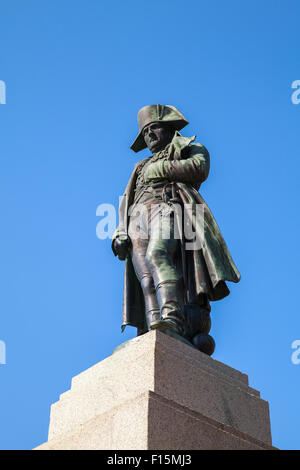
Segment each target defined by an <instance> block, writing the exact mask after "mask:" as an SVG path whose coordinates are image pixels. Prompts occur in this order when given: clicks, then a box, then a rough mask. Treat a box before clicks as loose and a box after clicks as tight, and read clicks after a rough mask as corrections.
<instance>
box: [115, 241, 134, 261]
mask: <svg viewBox="0 0 300 470" xmlns="http://www.w3.org/2000/svg"><path fill="white" fill-rule="evenodd" d="M113 243H114V251H115V253H116V254H117V256H118V258H119V259H120V260H121V261H124V260H125V259H126V257H127V255H128V253H129V252H130V250H131V241H130V238H129V237H127V236H122V237H117V238H115V240H114V242H113Z"/></svg>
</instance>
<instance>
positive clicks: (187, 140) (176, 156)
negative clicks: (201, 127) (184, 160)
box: [135, 131, 196, 167]
mask: <svg viewBox="0 0 300 470" xmlns="http://www.w3.org/2000/svg"><path fill="white" fill-rule="evenodd" d="M195 139H196V136H195V135H194V136H192V137H183V136H182V135H181V134H180V133H179V132H178V131H176V132H175V134H174V137H173V139H172V141H171V143H170V148H169V156H170V159H171V160H180V158H181V156H182V151H183V150H184V149H185V148H186V147H187V146H188V145H190V144H191V143H192V142H194V140H195ZM150 158H152V156H149V157H147V158H144V159H143V160H140V161H139V162H137V163H136V164H135V167H137V166H139V165H141V164H142V163H144V162H146V161H147V160H149V159H150Z"/></svg>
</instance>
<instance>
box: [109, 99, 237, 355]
mask: <svg viewBox="0 0 300 470" xmlns="http://www.w3.org/2000/svg"><path fill="white" fill-rule="evenodd" d="M138 123H139V134H138V136H137V138H136V139H135V141H134V142H133V144H132V145H131V148H132V150H134V151H135V152H139V151H140V150H142V149H144V148H146V147H148V148H149V150H150V151H151V152H152V156H150V157H148V158H146V159H144V160H142V161H140V162H138V163H137V164H136V165H135V168H134V171H133V173H132V175H131V178H130V180H129V182H128V184H127V187H126V190H125V193H124V196H123V198H122V200H121V203H120V207H119V226H118V228H117V229H116V231H115V233H114V236H113V240H112V249H113V252H114V254H115V255H117V256H118V258H119V259H120V260H125V282H124V301H123V323H122V329H124V328H125V326H126V325H132V326H136V327H137V329H138V335H140V334H144V333H146V332H147V331H149V330H151V329H159V330H161V331H163V332H165V333H167V334H169V335H171V336H174V337H176V338H178V339H180V340H181V341H184V342H186V343H188V344H191V345H193V346H194V347H196V348H198V349H199V350H201V351H203V352H205V353H206V354H209V355H211V354H212V353H213V351H214V348H215V343H214V340H213V338H212V337H211V336H210V335H209V334H208V333H209V331H210V327H211V320H210V311H211V308H210V301H213V300H220V299H222V298H224V297H225V296H227V295H228V294H229V289H228V287H227V285H226V281H232V282H238V281H239V280H240V274H239V272H238V270H237V268H236V266H235V264H234V262H233V260H232V258H231V255H230V253H229V250H228V248H227V246H226V243H225V241H224V239H223V237H222V235H221V232H220V230H219V228H218V226H217V223H216V221H215V219H214V217H213V215H212V213H211V212H210V210H209V208H208V207H207V205H206V203H205V202H204V200H203V199H202V197H201V196H200V194H199V192H198V190H199V188H200V186H201V184H202V183H203V182H204V181H205V180H206V178H207V177H208V173H209V153H208V151H207V150H206V148H205V147H204V146H203V145H201V144H199V143H196V142H195V141H194V140H195V137H192V138H188V137H183V136H182V135H181V134H180V133H179V131H180V130H181V129H182V128H183V127H185V126H186V125H187V124H188V121H187V120H186V119H185V118H184V116H183V115H182V114H181V113H180V112H179V111H178V110H177V109H176V108H175V107H173V106H164V105H150V106H145V107H143V108H142V109H141V110H140V111H139V113H138ZM185 208H189V209H190V211H189V212H188V211H187V214H188V213H189V215H186V213H185ZM197 208H198V209H199V208H200V209H201V211H197V210H196V209H197ZM137 209H138V210H137ZM199 214H200V215H199ZM201 214H202V216H201ZM200 219H201V220H200ZM186 226H187V227H189V228H190V230H191V229H192V233H193V234H195V236H196V235H197V234H198V235H199V237H198V239H199V240H201V245H200V246H199V244H196V245H194V246H193V247H192V248H187V239H186V230H185V229H186ZM201 229H202V233H201V234H200V231H201Z"/></svg>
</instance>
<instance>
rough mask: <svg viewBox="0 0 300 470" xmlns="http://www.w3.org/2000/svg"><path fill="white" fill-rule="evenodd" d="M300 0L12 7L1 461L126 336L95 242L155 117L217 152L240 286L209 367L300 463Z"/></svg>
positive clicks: (1, 10)
mask: <svg viewBox="0 0 300 470" xmlns="http://www.w3.org/2000/svg"><path fill="white" fill-rule="evenodd" d="M299 15H300V4H299V1H296V0H288V1H283V0H282V1H278V0H260V1H258V0H252V1H251V2H250V1H243V2H241V1H238V0H236V1H235V0H227V1H226V2H225V1H223V0H218V1H216V0H194V1H193V0H186V1H178V0H168V1H167V0H164V1H161V0H152V1H151V2H150V1H149V2H146V1H144V0H142V1H141V0H139V1H137V0H128V1H126V2H125V1H121V0H118V1H116V2H108V1H97V0H88V1H78V0H72V1H71V0H51V1H50V0H48V1H44V2H41V1H40V0H35V1H34V0H26V1H24V0H19V1H17V0H0V80H4V81H5V83H6V86H7V104H6V105H0V125H1V147H0V148H1V184H0V211H1V220H2V224H1V245H0V253H1V268H0V285H1V295H0V309H1V310H0V340H2V341H5V343H6V347H7V364H6V365H0V384H1V386H0V423H1V425H0V448H1V449H30V448H33V447H35V446H37V445H38V444H40V443H42V442H44V441H45V440H46V439H47V432H48V424H49V410H50V404H51V403H53V402H55V401H57V399H58V397H59V394H60V393H62V392H64V391H66V390H67V389H68V388H69V387H70V380H71V378H72V377H73V376H74V375H76V374H78V373H79V372H81V371H83V370H84V369H86V368H88V367H89V366H91V365H93V364H95V363H96V362H98V361H101V360H102V359H104V358H105V357H107V356H108V355H110V354H111V352H112V350H113V349H114V348H115V347H116V346H117V345H118V344H119V343H121V342H122V341H125V340H126V339H128V338H131V337H133V336H135V329H133V328H127V330H126V332H125V333H124V334H123V335H121V333H120V323H121V303H122V289H123V267H124V265H123V264H122V263H121V262H119V261H118V260H117V259H115V258H114V256H113V254H112V252H111V250H110V240H105V241H100V240H99V239H97V237H96V231H95V230H96V224H97V222H98V221H99V218H97V217H96V208H97V206H98V205H99V204H101V203H113V204H117V202H118V197H119V195H120V194H121V193H122V191H123V190H124V187H125V184H126V182H127V179H128V177H129V175H130V173H131V171H132V169H133V165H134V163H135V162H136V161H137V160H138V159H141V158H144V157H145V156H146V155H147V152H146V151H144V152H141V153H140V154H138V155H136V154H134V153H133V152H132V151H131V150H130V149H129V145H130V144H131V142H132V140H133V139H134V138H135V135H136V132H137V123H136V113H137V111H138V109H139V108H140V107H142V106H143V105H146V104H154V103H164V104H172V105H174V106H177V107H178V108H179V109H180V110H181V111H182V112H183V114H184V115H185V116H186V117H187V118H188V119H189V121H190V123H191V124H190V125H189V126H188V127H187V128H186V129H184V131H183V135H186V136H191V135H193V134H197V140H198V142H201V143H203V144H204V145H205V146H206V147H207V148H208V150H209V151H210V154H211V173H210V176H209V179H208V180H207V181H206V182H205V184H204V185H203V187H202V190H201V194H202V196H203V197H204V198H205V200H206V201H207V203H208V205H209V206H210V208H211V210H212V211H213V213H214V215H215V217H216V220H217V222H218V224H219V226H220V228H221V230H222V233H223V235H224V238H225V240H226V241H227V244H228V246H229V248H230V251H231V253H232V256H233V258H234V260H235V262H236V264H237V266H238V268H239V270H240V272H241V274H242V280H241V282H240V283H239V284H237V285H231V286H230V287H231V295H230V296H229V297H227V298H226V299H224V300H223V301H221V302H217V303H214V304H213V305H212V308H213V310H212V320H213V327H212V335H213V336H214V338H215V340H216V344H217V347H216V352H215V354H214V358H215V359H218V360H220V361H222V362H225V363H226V364H229V365H230V366H232V367H234V368H237V369H239V370H241V371H243V372H245V373H246V374H248V375H249V381H250V385H251V386H252V387H254V388H257V389H258V390H260V391H261V393H262V397H263V398H264V399H265V400H267V401H269V403H270V413H271V423H272V434H273V442H274V445H275V446H278V447H280V448H283V449H291V448H294V449H300V437H299V418H300V410H299V387H300V365H298V366H297V365H294V364H292V362H291V354H292V352H293V351H292V349H291V344H292V342H293V341H294V340H296V339H300V320H299V265H300V255H299V235H300V221H299V202H300V201H299V199H300V198H299V178H300V161H299V157H300V155H299V123H300V105H294V104H292V101H291V94H292V89H291V84H292V82H293V81H294V80H297V79H300V57H299V54H300V51H299V41H300V37H299V36H300V32H299Z"/></svg>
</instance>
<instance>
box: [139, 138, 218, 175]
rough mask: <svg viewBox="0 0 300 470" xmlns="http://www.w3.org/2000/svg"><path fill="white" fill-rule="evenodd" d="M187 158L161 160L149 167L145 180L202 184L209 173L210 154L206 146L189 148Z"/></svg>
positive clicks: (193, 145) (194, 145)
mask: <svg viewBox="0 0 300 470" xmlns="http://www.w3.org/2000/svg"><path fill="white" fill-rule="evenodd" d="M187 150H188V154H187V157H186V158H184V159H181V160H159V161H157V162H153V164H152V165H149V167H148V168H147V170H146V172H145V180H147V181H155V180H160V179H167V180H169V181H179V182H182V183H202V182H203V181H205V180H206V178H207V177H208V173H209V160H210V159H209V153H208V151H207V149H206V148H205V147H204V145H201V144H198V143H193V144H191V145H189V146H188V149H187Z"/></svg>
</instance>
